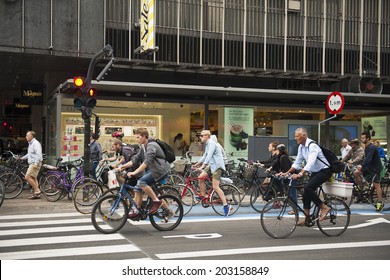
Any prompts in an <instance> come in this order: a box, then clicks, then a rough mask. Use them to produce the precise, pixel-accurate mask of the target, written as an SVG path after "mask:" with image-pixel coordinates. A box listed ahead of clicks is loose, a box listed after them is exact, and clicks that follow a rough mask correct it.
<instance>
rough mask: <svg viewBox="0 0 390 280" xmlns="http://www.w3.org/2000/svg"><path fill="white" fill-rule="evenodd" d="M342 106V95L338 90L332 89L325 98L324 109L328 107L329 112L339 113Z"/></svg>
mask: <svg viewBox="0 0 390 280" xmlns="http://www.w3.org/2000/svg"><path fill="white" fill-rule="evenodd" d="M343 108H344V96H343V95H342V94H341V93H340V92H338V91H334V92H332V93H331V94H329V96H328V98H327V99H326V109H328V112H329V114H333V115H336V114H338V113H340V112H341V110H342V109H343Z"/></svg>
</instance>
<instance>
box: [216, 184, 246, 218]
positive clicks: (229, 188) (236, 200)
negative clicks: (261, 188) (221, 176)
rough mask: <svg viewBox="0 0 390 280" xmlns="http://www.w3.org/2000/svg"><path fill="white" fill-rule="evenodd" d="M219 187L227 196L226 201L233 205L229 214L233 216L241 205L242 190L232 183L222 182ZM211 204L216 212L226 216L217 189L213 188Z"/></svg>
mask: <svg viewBox="0 0 390 280" xmlns="http://www.w3.org/2000/svg"><path fill="white" fill-rule="evenodd" d="M219 188H220V189H221V190H222V191H223V193H224V195H225V198H226V202H227V203H228V204H230V205H231V206H232V207H233V208H232V210H231V211H230V213H229V216H231V215H233V214H234V213H236V212H237V210H238V209H239V208H240V206H241V194H240V191H239V190H238V189H237V187H235V186H233V185H230V184H222V185H220V186H219ZM210 204H211V206H212V208H213V210H214V212H215V213H217V214H218V215H220V216H225V212H224V210H223V203H222V200H221V198H220V197H219V195H218V193H217V192H216V191H215V190H213V192H212V193H211V196H210Z"/></svg>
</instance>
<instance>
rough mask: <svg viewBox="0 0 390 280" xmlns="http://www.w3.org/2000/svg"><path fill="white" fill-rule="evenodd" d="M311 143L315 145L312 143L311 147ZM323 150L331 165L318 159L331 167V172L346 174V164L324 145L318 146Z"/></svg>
mask: <svg viewBox="0 0 390 280" xmlns="http://www.w3.org/2000/svg"><path fill="white" fill-rule="evenodd" d="M311 143H315V142H314V141H312V142H310V143H309V146H310V144H311ZM318 146H319V147H320V148H321V150H322V153H323V154H324V156H325V158H326V160H327V161H328V162H329V164H330V165H329V164H327V163H325V162H324V161H323V160H321V159H320V158H318V159H319V160H320V161H321V162H322V163H323V164H325V165H327V166H329V167H330V170H332V172H333V173H340V172H344V168H345V166H344V163H342V162H341V161H340V160H339V159H338V158H337V156H336V155H335V154H334V153H333V152H332V151H331V150H329V149H328V148H326V147H324V146H322V145H318Z"/></svg>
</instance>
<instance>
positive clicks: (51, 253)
mask: <svg viewBox="0 0 390 280" xmlns="http://www.w3.org/2000/svg"><path fill="white" fill-rule="evenodd" d="M137 251H140V250H139V248H137V247H136V246H134V245H132V244H126V245H111V246H98V247H82V248H65V249H64V248H62V249H50V250H31V251H20V252H10V253H0V259H1V260H14V259H24V260H27V259H40V258H54V257H66V256H82V255H96V254H109V253H125V252H137Z"/></svg>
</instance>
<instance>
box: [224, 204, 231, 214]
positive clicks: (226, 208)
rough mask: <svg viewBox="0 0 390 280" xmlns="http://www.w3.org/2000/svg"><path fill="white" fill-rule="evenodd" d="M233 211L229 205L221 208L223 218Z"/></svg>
mask: <svg viewBox="0 0 390 280" xmlns="http://www.w3.org/2000/svg"><path fill="white" fill-rule="evenodd" d="M232 210H233V207H232V206H231V205H230V204H226V205H225V206H224V207H223V212H224V213H225V217H227V216H229V214H230V212H231V211H232Z"/></svg>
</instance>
